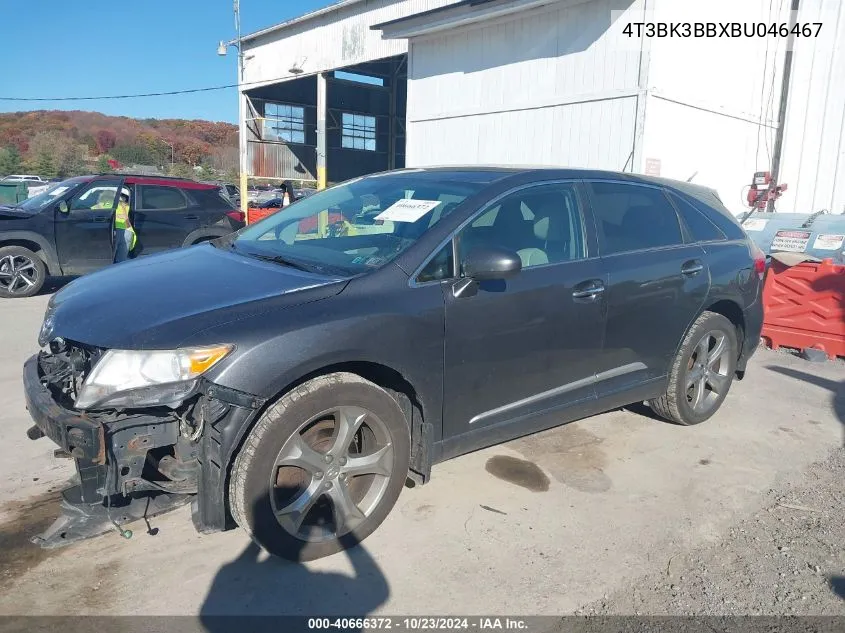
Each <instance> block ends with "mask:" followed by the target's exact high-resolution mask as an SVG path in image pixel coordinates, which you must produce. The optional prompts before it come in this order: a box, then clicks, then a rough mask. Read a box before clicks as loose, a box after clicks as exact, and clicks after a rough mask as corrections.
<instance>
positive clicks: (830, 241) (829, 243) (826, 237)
mask: <svg viewBox="0 0 845 633" xmlns="http://www.w3.org/2000/svg"><path fill="white" fill-rule="evenodd" d="M843 243H845V235H832V234H827V233H821V234H819V235H817V236H816V241H815V242H813V248H815V249H818V250H820V251H838V250H839V249H840V248H842V244H843Z"/></svg>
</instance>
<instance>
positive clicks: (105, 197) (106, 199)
mask: <svg viewBox="0 0 845 633" xmlns="http://www.w3.org/2000/svg"><path fill="white" fill-rule="evenodd" d="M112 206H114V189H111V190H109V189H104V190H103V191H101V192H100V195H99V196H98V197H97V202H96V203H94V204H92V205H91V208H92V209H111V208H112Z"/></svg>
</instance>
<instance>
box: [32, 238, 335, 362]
mask: <svg viewBox="0 0 845 633" xmlns="http://www.w3.org/2000/svg"><path fill="white" fill-rule="evenodd" d="M346 283H347V280H346V279H343V278H338V277H327V276H323V275H316V274H312V273H307V272H303V271H299V270H297V269H294V268H290V267H285V266H282V265H279V264H274V263H268V262H264V261H260V260H256V259H253V258H250V257H246V256H243V255H238V254H236V253H233V252H231V251H228V250H221V249H218V248H215V247H214V246H211V245H210V244H202V245H199V246H194V247H191V248H187V249H178V250H173V251H169V252H166V253H162V254H160V255H154V256H150V257H145V258H141V259H138V260H134V261H128V262H124V263H121V264H116V265H113V266H109V267H108V268H106V269H104V270H102V271H100V272H97V273H94V274H92V275H88V276H86V277H81V278H79V279H77V280H75V281H73V282H71V283H70V284H69V285H67V286H65V287H64V288H63V289H62V290H60V291H59V292H58V293H56V294H55V295H54V296H53V298H52V299H51V301H50V304H49V306H48V308H47V313H46V314H45V319H44V324H43V326H42V329H41V332H40V333H39V337H38V338H39V341H38V342H39V344H40V345H44V344H45V343H46V342H48V341H49V340H52V339H53V338H55V337H57V336H60V337H63V338H65V339H67V340H71V341H76V342H78V343H85V344H88V345H94V346H97V347H103V348H110V349H165V348H172V347H178V346H179V345H180V344H181V343H182V341H184V340H185V339H186V338H188V337H189V336H190V337H194V338H196V337H197V336H198V335H199V334H201V332H202V331H203V330H205V329H207V328H210V327H212V326H220V325H224V324H226V323H229V322H235V321H237V320H240V319H244V318H247V317H250V316H254V315H256V314H260V313H271V312H274V311H277V310H279V309H282V308H286V307H290V306H293V305H297V304H301V303H307V302H310V301H316V300H319V299H323V298H325V297H329V296H332V295H335V294H337V293H339V292H340V291H341V290H342V289H343V288H344V287H345V286H346ZM233 327H236V326H235V325H233ZM217 342H222V343H225V342H228V341H217Z"/></svg>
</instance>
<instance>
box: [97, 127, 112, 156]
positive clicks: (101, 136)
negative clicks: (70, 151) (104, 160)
mask: <svg viewBox="0 0 845 633" xmlns="http://www.w3.org/2000/svg"><path fill="white" fill-rule="evenodd" d="M116 140H117V137H116V136H115V134H114V132H111V131H110V130H99V131H98V132H97V133H96V134H95V135H94V141H95V142H96V143H97V153H98V154H105V153H106V152H108V151H109V150H110V149H111V148H112V147H114V144H115V142H116Z"/></svg>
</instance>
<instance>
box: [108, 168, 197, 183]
mask: <svg viewBox="0 0 845 633" xmlns="http://www.w3.org/2000/svg"><path fill="white" fill-rule="evenodd" d="M95 175H97V176H127V177H131V178H160V179H164V180H194V179H193V178H183V177H182V176H163V175H162V176H159V175H158V174H133V173H125V172H122V171H121V172H117V171H107V172H100V173H98V174H95ZM194 182H199V181H194Z"/></svg>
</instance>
